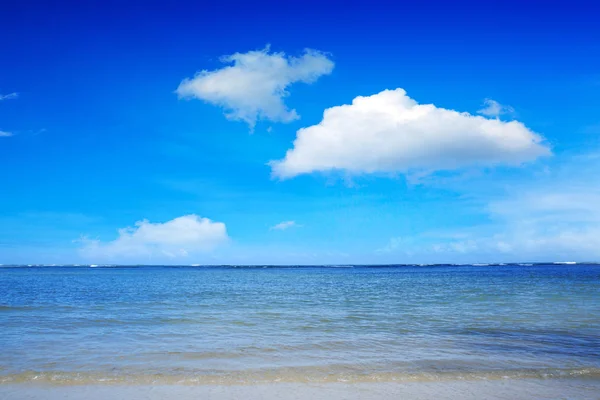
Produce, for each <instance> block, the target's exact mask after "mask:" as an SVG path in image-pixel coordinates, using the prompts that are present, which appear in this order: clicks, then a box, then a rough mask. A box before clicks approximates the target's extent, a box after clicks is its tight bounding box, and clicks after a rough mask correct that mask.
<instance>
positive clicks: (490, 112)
mask: <svg viewBox="0 0 600 400" xmlns="http://www.w3.org/2000/svg"><path fill="white" fill-rule="evenodd" d="M483 105H484V106H485V107H484V108H482V109H481V110H479V111H477V113H478V114H482V115H485V116H486V117H494V118H498V117H500V116H501V115H503V114H512V113H514V112H515V109H514V108H512V107H511V106H505V105H502V104H500V103H498V102H497V101H496V100H492V99H485V100H484V101H483Z"/></svg>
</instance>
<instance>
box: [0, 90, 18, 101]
mask: <svg viewBox="0 0 600 400" xmlns="http://www.w3.org/2000/svg"><path fill="white" fill-rule="evenodd" d="M17 97H19V93H16V92H14V93H9V94H0V101H2V100H10V99H16V98H17Z"/></svg>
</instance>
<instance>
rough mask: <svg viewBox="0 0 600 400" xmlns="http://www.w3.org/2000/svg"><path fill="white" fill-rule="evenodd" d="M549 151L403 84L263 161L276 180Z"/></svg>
mask: <svg viewBox="0 0 600 400" xmlns="http://www.w3.org/2000/svg"><path fill="white" fill-rule="evenodd" d="M550 154H551V150H550V148H549V147H548V146H547V145H546V144H545V143H544V138H543V137H541V136H540V135H538V134H536V133H534V132H533V131H531V130H530V129H528V128H527V127H526V126H525V125H523V124H522V123H521V122H518V121H510V122H504V121H501V120H499V119H488V118H485V117H481V116H475V115H471V114H469V113H465V112H458V111H454V110H448V109H444V108H439V107H436V106H435V105H433V104H418V103H417V102H416V101H415V100H413V99H411V98H410V97H408V96H407V94H406V92H405V91H404V90H403V89H396V90H384V91H383V92H380V93H378V94H375V95H372V96H367V97H362V96H359V97H356V98H355V99H354V100H353V101H352V104H350V105H342V106H337V107H332V108H329V109H327V110H325V112H324V113H323V120H322V121H321V122H320V123H319V124H317V125H313V126H309V127H307V128H302V129H300V130H299V131H298V132H297V136H296V140H295V141H294V146H293V148H292V149H290V150H288V151H287V153H286V155H285V157H284V158H283V159H282V160H277V161H271V162H270V163H269V164H270V166H271V168H272V171H273V175H274V176H275V177H279V178H281V179H286V178H292V177H294V176H297V175H300V174H308V173H312V172H328V171H336V170H337V171H345V172H346V173H349V174H351V175H358V174H369V173H398V172H399V173H407V172H414V171H425V172H427V173H429V172H433V171H440V170H456V169H460V168H465V167H473V166H479V167H481V166H496V165H520V164H522V163H525V162H528V161H533V160H535V159H537V158H538V157H541V156H547V155H550Z"/></svg>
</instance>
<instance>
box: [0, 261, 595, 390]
mask: <svg viewBox="0 0 600 400" xmlns="http://www.w3.org/2000/svg"><path fill="white" fill-rule="evenodd" d="M0 326H1V334H0V349H1V351H0V383H5V384H6V383H17V382H34V381H35V382H50V383H55V384H65V385H70V384H87V383H96V384H98V383H100V384H104V383H156V384H170V383H180V384H205V383H213V384H236V383H269V382H280V381H282V382H330V381H339V382H370V381H415V380H416V381H420V380H423V381H433V380H452V379H502V378H506V377H509V378H519V377H530V378H547V379H553V378H561V379H563V378H569V377H577V378H585V379H587V378H589V379H600V266H598V265H552V264H549V265H490V266H473V265H469V266H385V267H359V266H355V267H268V268H267V267H127V268H125V267H111V268H90V267H30V268H27V267H3V268H0Z"/></svg>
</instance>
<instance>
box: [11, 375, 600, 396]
mask: <svg viewBox="0 0 600 400" xmlns="http://www.w3.org/2000/svg"><path fill="white" fill-rule="evenodd" d="M111 398H112V399H131V400H141V399H144V400H155V399H178V400H192V399H203V400H205V399H206V400H234V399H244V400H259V399H261V400H271V399H272V400H292V399H294V400H296V399H297V400H299V399H310V400H335V399H344V400H359V399H361V400H379V399H407V400H422V399H423V400H424V399H436V400H437V399H439V400H446V399H447V400H450V399H461V400H481V399H502V400H504V399H506V400H508V399H511V400H519V399H523V400H525V399H538V400H539V399H553V400H554V399H581V400H584V399H585V400H588V399H589V400H598V399H600V380H598V379H564V380H561V379H552V380H544V379H525V380H512V379H505V380H494V381H445V382H427V383H424V382H410V383H356V384H351V383H348V384H346V383H329V384H291V383H281V384H278V383H274V384H267V385H232V386H213V385H200V386H183V385H169V386H151V385H144V386H137V385H83V386H52V385H38V384H31V383H30V384H8V385H0V399H4V400H38V399H39V400H42V399H43V400H59V399H61V400H75V399H86V400H105V399H111Z"/></svg>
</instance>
